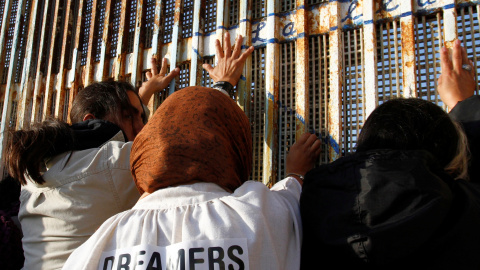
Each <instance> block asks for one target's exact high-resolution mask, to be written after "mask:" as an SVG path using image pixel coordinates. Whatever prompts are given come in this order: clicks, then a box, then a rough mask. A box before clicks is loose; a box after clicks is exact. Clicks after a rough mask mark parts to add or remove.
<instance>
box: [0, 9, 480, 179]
mask: <svg viewBox="0 0 480 270" xmlns="http://www.w3.org/2000/svg"><path fill="white" fill-rule="evenodd" d="M26 1H31V2H29V4H30V10H31V11H25V10H24V7H25V6H26V5H25V3H26ZM167 2H168V3H167ZM1 3H3V2H2V1H0V5H1ZM4 3H5V6H4V7H3V8H4V12H3V14H2V15H3V17H2V18H1V20H2V22H1V23H2V24H1V29H0V75H2V74H7V77H8V78H7V79H6V80H5V82H4V83H3V84H1V85H0V96H1V98H2V100H3V102H4V104H3V106H2V107H1V108H2V125H1V133H2V137H1V138H0V141H1V145H3V143H4V142H5V139H4V138H3V134H4V133H5V131H6V130H7V129H8V126H9V125H10V123H11V122H12V121H16V128H17V129H18V128H25V127H28V126H29V125H30V124H31V123H32V122H34V121H37V120H42V119H45V118H46V117H48V116H50V115H53V116H54V117H57V118H59V119H62V120H65V121H66V120H67V119H66V115H68V111H69V110H68V108H70V107H71V105H72V102H73V99H74V97H75V94H76V93H77V92H78V91H79V90H80V91H81V89H82V88H83V87H85V86H86V85H88V84H89V83H91V82H94V81H101V80H106V79H112V78H113V79H115V80H129V81H130V82H131V83H132V84H135V85H136V86H138V85H139V84H140V83H141V81H142V80H144V79H145V78H144V77H145V75H144V74H145V72H146V71H148V70H149V69H150V61H149V60H150V58H151V57H155V58H156V59H157V60H159V61H160V60H161V59H162V58H163V57H166V58H167V59H168V64H169V69H173V68H175V67H176V66H179V67H182V72H181V75H180V76H179V77H178V78H176V79H175V80H174V81H173V82H172V83H171V85H170V87H169V89H168V90H167V92H163V91H162V93H161V94H157V95H155V99H154V100H152V101H151V102H150V104H149V108H150V109H151V110H152V111H154V110H155V108H157V107H158V105H159V104H160V103H161V102H162V101H163V100H164V99H165V97H166V96H168V92H170V93H171V92H173V91H176V90H178V89H179V88H180V87H184V86H186V85H211V84H212V80H211V79H210V78H209V77H208V74H207V73H206V72H204V71H203V69H202V67H201V66H202V64H203V63H204V62H208V63H212V64H213V65H214V64H215V59H214V56H215V47H214V44H215V39H219V40H220V41H221V42H222V43H223V34H224V33H225V32H226V31H228V32H229V33H230V36H231V41H232V44H234V42H235V39H236V36H237V35H238V34H241V35H243V36H244V38H245V39H244V42H243V44H242V45H243V47H242V49H246V48H247V47H248V46H250V45H253V46H255V47H256V48H257V50H258V51H255V53H254V54H253V55H252V56H251V57H250V58H248V59H247V61H246V64H245V68H244V71H243V73H242V77H241V80H240V81H239V84H238V85H237V94H236V101H237V103H238V104H239V106H240V107H241V108H242V109H243V110H244V111H245V112H246V114H247V116H248V117H249V118H250V119H251V122H252V134H253V135H254V145H255V149H254V152H255V153H256V158H255V160H256V161H255V162H256V163H255V164H256V165H254V166H256V167H255V168H254V173H253V174H252V177H254V178H256V179H255V180H259V181H263V182H264V183H265V184H267V185H271V184H273V183H274V182H275V181H277V180H278V179H280V178H281V177H283V175H281V174H282V173H283V171H282V168H283V167H284V165H285V164H284V163H285V154H286V151H287V150H288V146H289V144H291V142H293V141H287V140H290V137H288V136H289V135H288V134H290V132H291V130H292V129H293V132H294V134H295V135H294V137H296V138H298V136H299V135H300V134H301V133H303V132H305V131H313V132H315V133H316V134H318V135H319V136H321V138H322V140H323V143H324V156H323V157H322V162H329V161H333V160H335V159H337V158H338V157H339V156H341V155H342V154H344V153H346V152H349V151H354V145H355V142H356V141H355V140H356V139H355V138H356V136H357V135H358V132H359V130H360V129H361V127H362V125H363V122H364V121H365V119H366V117H367V116H368V115H369V114H370V112H371V111H372V110H373V109H374V108H375V106H377V105H378V104H379V103H381V102H384V101H386V100H388V99H390V98H394V97H399V96H404V97H419V98H425V99H428V100H430V101H432V102H434V103H437V104H439V105H442V104H441V101H440V99H439V96H438V93H437V92H436V78H437V77H438V76H439V74H440V72H441V71H440V66H439V64H440V63H439V50H440V48H441V47H442V46H444V45H445V46H447V47H448V48H451V46H452V44H453V41H455V40H456V39H457V38H460V39H461V40H462V41H463V42H464V45H465V47H466V48H467V53H468V55H469V58H470V59H472V61H473V62H474V67H475V70H476V71H478V69H479V67H480V56H479V54H478V53H477V51H479V46H480V42H478V38H477V37H476V36H477V35H478V31H480V25H479V6H480V3H479V2H478V1H476V0H415V1H413V0H409V1H403V0H388V1H386V0H352V1H340V0H333V1H332V0H331V1H324V0H289V1H266V0H238V1H222V0H207V1H200V0H192V1H189V2H188V6H189V9H188V10H189V12H191V10H192V5H193V20H191V21H190V19H189V21H188V22H185V23H183V22H182V10H183V8H184V6H183V5H184V4H185V3H184V1H182V0H168V1H167V0H153V2H152V1H150V0H136V2H135V3H136V7H135V8H133V9H132V8H131V4H132V2H131V1H127V0H115V1H113V0H63V1H60V0H55V1H54V0H45V1H38V0H5V1H4ZM17 3H18V5H19V7H20V8H18V9H15V10H16V12H12V10H13V9H12V6H13V5H16V4H17ZM118 3H119V4H120V6H119V5H118ZM147 3H148V5H149V6H148V8H149V9H147ZM87 4H88V5H91V7H92V12H91V14H90V13H89V14H84V10H85V9H86V7H87ZM99 4H101V5H99ZM167 4H168V7H169V12H170V13H169V14H171V15H172V23H171V24H169V25H172V27H171V28H169V29H165V28H167V25H166V24H165V17H166V16H165V12H164V11H165V7H166V5H167ZM173 4H174V7H173ZM153 5H154V18H153V28H148V29H147V28H146V27H152V26H151V24H150V22H151V21H148V23H147V22H146V20H147V16H146V12H147V10H150V11H149V12H151V9H152V6H153ZM99 6H101V7H102V8H98V7H99ZM103 7H104V8H105V10H103ZM119 7H120V8H119ZM1 8H2V7H0V9H1ZM114 11H115V12H116V13H115V15H114V14H112V13H113V12H114ZM25 12H30V13H29V14H30V16H29V18H30V19H29V21H28V26H27V31H28V32H27V33H26V35H25V36H24V40H20V39H21V37H20V35H19V33H20V32H21V29H20V26H19V25H20V23H18V22H20V21H19V20H20V16H18V15H20V14H22V16H25ZM60 12H62V13H60ZM63 12H64V13H63ZM132 12H133V13H132ZM12 13H13V14H12ZM100 14H104V18H103V21H100V20H102V19H98V18H102V17H101V16H100ZM116 14H118V16H117V15H116ZM189 14H190V13H189ZM14 16H18V18H16V17H14ZM62 16H63V17H62ZM85 16H90V17H91V20H90V24H89V28H88V31H86V32H88V36H87V37H85V38H86V39H85V40H87V41H88V42H87V43H88V44H87V46H88V50H85V51H81V48H82V42H83V38H84V37H83V36H82V33H83V32H84V30H86V29H85V25H84V20H85V19H86V18H85ZM102 16H103V15H102ZM144 17H145V18H144ZM11 18H16V21H14V22H10V19H11ZM189 18H190V17H189ZM114 19H115V20H116V22H118V30H117V28H115V29H114V28H113V24H114ZM132 19H134V20H135V23H134V25H133V28H132V29H133V31H131V28H129V27H132V25H131V22H132ZM10 25H11V26H12V27H13V26H14V28H15V29H12V30H10V31H13V32H14V33H15V35H14V37H12V35H10V36H8V35H9V34H8V33H9V32H8V31H9V27H10ZM99 27H101V28H102V31H100V30H99ZM168 27H170V26H168ZM164 30H165V31H164ZM117 31H118V33H117ZM35 32H36V33H35ZM98 33H101V36H99V34H98ZM147 33H148V34H147ZM60 34H61V35H62V36H58V35H60ZM114 36H116V37H118V39H116V38H115V40H114V38H113V37H114ZM10 38H13V40H12V39H10ZM9 39H10V40H9ZM148 39H151V40H148ZM22 42H24V43H25V44H26V45H21V44H23V43H22ZM146 43H148V44H149V45H148V46H145V44H146ZM99 44H100V45H99ZM150 44H151V47H150ZM286 44H288V45H286ZM22 46H25V48H23V47H22ZM97 46H98V47H97ZM112 47H113V48H112ZM85 48H87V47H85ZM112 49H113V50H112ZM23 50H25V54H24V62H23V63H21V62H20V63H19V62H18V61H19V60H18V56H19V55H21V53H19V52H22V51H23ZM57 50H59V52H58V53H59V55H60V58H59V62H58V61H57V58H56V56H55V55H56V54H57ZM114 50H116V53H112V51H114ZM82 53H83V57H82ZM292 53H293V55H292ZM286 55H288V57H290V58H291V60H293V59H294V62H293V63H288V64H287V63H286V62H282V60H281V59H282V58H281V57H285V56H286ZM5 59H9V62H5ZM82 60H83V61H84V63H85V65H82V63H81V62H82ZM284 64H285V65H284ZM17 67H21V68H22V69H20V70H18V71H17ZM57 69H58V70H57ZM287 70H288V72H287ZM284 72H285V74H283V73H284ZM287 73H288V74H287ZM18 74H21V76H19V75H18ZM15 77H18V78H15ZM478 79H480V78H479V77H478V72H477V80H478ZM477 91H478V89H477ZM260 93H261V94H260ZM445 109H447V110H448V108H445ZM51 110H54V111H51ZM12 112H13V113H12ZM15 112H16V113H15ZM12 114H13V115H12ZM291 121H293V122H291ZM258 125H261V127H260V126H258ZM260 134H261V135H260ZM285 136H287V137H288V138H287V139H284V138H285Z"/></svg>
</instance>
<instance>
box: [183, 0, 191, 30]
mask: <svg viewBox="0 0 480 270" xmlns="http://www.w3.org/2000/svg"><path fill="white" fill-rule="evenodd" d="M193 4H194V1H193V0H184V2H183V12H182V37H183V38H189V37H191V36H192V28H193Z"/></svg>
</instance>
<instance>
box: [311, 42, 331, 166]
mask: <svg viewBox="0 0 480 270" xmlns="http://www.w3.org/2000/svg"><path fill="white" fill-rule="evenodd" d="M308 48H309V56H310V57H309V74H308V75H309V76H308V78H309V85H310V88H309V89H308V95H309V97H308V99H309V103H310V105H309V107H310V111H309V123H308V126H309V129H310V131H311V132H312V133H315V134H316V135H317V136H318V137H319V138H321V139H322V149H328V148H327V147H328V146H327V143H328V137H327V134H328V129H327V128H328V117H327V109H328V99H329V92H328V89H329V80H328V72H329V67H330V61H329V57H328V48H329V38H328V35H320V36H312V37H310V38H309V46H308ZM329 161H330V160H329V158H328V151H322V154H321V156H320V159H319V164H325V163H328V162H329Z"/></svg>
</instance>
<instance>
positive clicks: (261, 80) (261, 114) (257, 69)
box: [249, 47, 266, 181]
mask: <svg viewBox="0 0 480 270" xmlns="http://www.w3.org/2000/svg"><path fill="white" fill-rule="evenodd" d="M265 52H266V48H265V47H262V48H256V49H255V50H254V51H253V54H252V77H251V78H252V95H251V103H250V104H251V105H250V114H249V115H250V125H251V131H252V143H253V166H252V174H251V176H250V179H252V180H256V181H262V179H263V146H264V140H265V139H264V138H265V92H266V86H265Z"/></svg>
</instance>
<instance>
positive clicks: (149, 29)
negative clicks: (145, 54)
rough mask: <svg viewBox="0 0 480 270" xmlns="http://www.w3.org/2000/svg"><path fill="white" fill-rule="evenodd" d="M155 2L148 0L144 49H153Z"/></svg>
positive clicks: (146, 4)
mask: <svg viewBox="0 0 480 270" xmlns="http://www.w3.org/2000/svg"><path fill="white" fill-rule="evenodd" d="M155 2H156V1H155V0H147V1H146V3H145V4H144V5H145V7H144V8H145V35H144V40H143V44H144V48H145V49H147V48H151V47H152V39H153V24H154V23H155Z"/></svg>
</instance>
